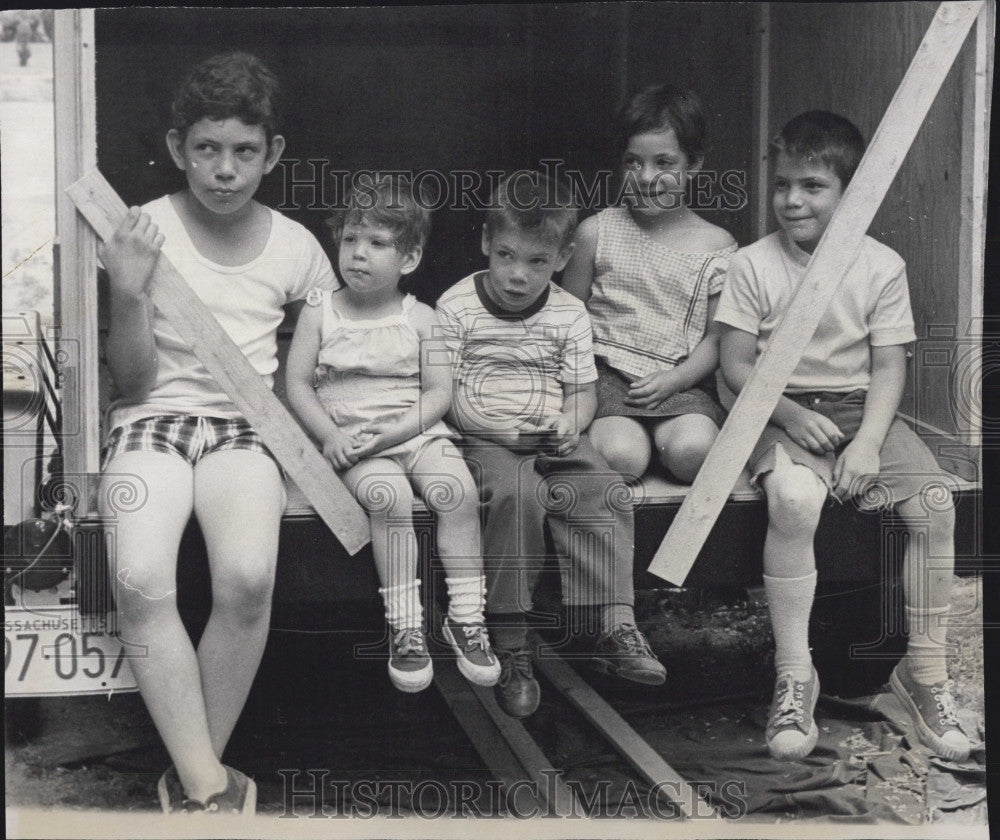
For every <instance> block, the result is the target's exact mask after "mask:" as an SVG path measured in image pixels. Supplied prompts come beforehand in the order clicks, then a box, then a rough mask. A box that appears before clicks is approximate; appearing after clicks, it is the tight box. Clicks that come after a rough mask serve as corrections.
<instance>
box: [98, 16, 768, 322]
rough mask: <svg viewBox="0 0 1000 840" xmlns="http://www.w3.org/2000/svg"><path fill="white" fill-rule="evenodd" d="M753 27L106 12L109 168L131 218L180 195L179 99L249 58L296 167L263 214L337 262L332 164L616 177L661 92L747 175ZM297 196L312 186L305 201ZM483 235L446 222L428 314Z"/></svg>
mask: <svg viewBox="0 0 1000 840" xmlns="http://www.w3.org/2000/svg"><path fill="white" fill-rule="evenodd" d="M751 25H752V8H751V7H750V6H748V5H735V4H733V5H730V4H698V3H691V4H674V3H670V4H633V5H629V6H625V5H621V4H596V3H595V4H579V5H566V6H558V5H555V6H545V5H521V6H513V5H498V6H474V7H469V6H449V7H434V6H431V7H424V8H412V7H393V8H381V9H378V8H361V9H358V8H355V9H343V8H338V9H308V10H299V9H249V10H236V9H222V10H220V9H195V8H186V9H183V10H180V9H150V8H143V9H99V10H98V11H97V15H96V29H97V45H98V49H97V90H98V101H97V108H98V110H97V124H98V132H99V137H98V154H99V165H100V167H101V169H102V171H103V172H104V173H105V175H106V176H107V177H108V179H109V180H110V181H111V183H112V184H113V185H114V186H115V187H116V189H118V190H119V191H120V192H121V194H122V197H123V198H124V199H125V200H126V201H127V202H129V203H139V202H144V201H147V200H150V199H151V198H154V197H156V196H157V195H161V194H163V193H165V192H169V191H173V190H176V189H179V188H180V187H181V185H182V181H181V177H180V173H179V172H177V171H176V170H175V169H174V166H173V164H172V163H171V161H170V159H169V157H168V155H167V152H166V148H165V145H164V139H163V138H164V135H165V133H166V131H167V128H168V127H169V122H168V121H169V105H170V101H171V99H172V96H173V92H174V89H175V87H176V85H177V84H178V82H179V81H180V79H181V78H182V77H183V75H184V73H185V72H186V71H187V70H188V69H189V68H190V67H191V66H192V65H193V64H195V63H196V62H198V61H200V60H202V59H203V58H206V57H208V56H209V55H212V54H214V53H216V52H219V51H222V50H224V49H233V48H239V49H245V50H248V51H251V52H253V53H255V54H257V55H259V56H260V57H261V58H262V59H263V60H264V61H265V62H266V63H267V64H268V65H269V66H271V67H272V69H273V70H275V72H276V73H278V75H279V76H280V78H281V80H282V83H283V86H284V103H285V104H284V119H283V127H282V133H283V134H284V136H285V138H286V140H287V150H286V152H285V156H284V158H285V159H284V163H283V165H282V166H279V167H278V168H276V169H275V171H274V172H273V173H272V174H271V175H270V176H268V178H267V179H265V182H264V184H263V187H262V189H261V191H260V193H259V197H260V199H261V200H262V201H264V202H265V203H268V204H270V205H272V206H275V207H278V206H280V207H282V208H283V209H284V211H285V212H286V213H287V214H288V215H289V216H292V217H293V218H295V219H297V220H298V221H300V222H302V223H303V224H305V225H306V226H308V227H309V228H310V229H312V230H313V231H314V232H315V233H316V234H317V236H318V237H319V238H320V241H321V242H323V243H324V246H326V247H327V248H328V250H329V251H330V254H331V257H332V256H333V252H332V249H331V248H330V247H329V244H330V243H329V241H328V238H327V237H326V235H325V228H324V226H323V219H324V218H325V216H326V215H327V214H326V213H324V212H323V205H324V204H326V205H329V204H332V203H333V202H334V201H335V199H336V195H335V194H334V192H333V190H332V188H331V187H332V180H333V179H332V178H327V182H326V190H325V191H324V190H322V189H321V188H320V187H321V178H320V177H319V173H320V172H321V166H322V165H323V164H321V163H316V164H314V165H309V164H307V163H305V162H306V161H308V160H315V161H319V162H324V161H325V162H326V163H325V165H326V166H327V172H332V171H334V170H341V171H348V172H355V171H357V170H361V169H387V170H413V171H417V172H419V171H421V170H427V169H433V170H438V171H440V172H442V173H452V172H455V171H457V170H473V171H475V172H478V173H485V172H486V171H488V170H506V171H509V170H511V169H516V168H521V167H537V166H539V165H540V161H542V160H543V159H559V160H561V161H563V162H564V165H565V167H566V168H567V169H575V170H579V171H580V172H581V173H583V175H584V177H586V178H590V177H593V176H594V175H595V174H596V173H597V171H598V170H600V169H610V168H613V167H614V160H613V159H612V156H611V151H610V148H609V145H608V136H609V133H610V129H611V124H612V119H613V115H614V113H615V112H616V110H617V109H618V108H619V107H620V105H621V104H622V103H623V101H624V100H625V98H626V97H627V96H629V95H630V94H631V93H632V92H634V91H635V90H637V89H639V88H640V87H643V86H645V85H647V84H651V83H654V82H662V81H671V82H674V83H679V84H683V85H687V86H689V87H691V88H693V89H694V90H695V91H697V92H698V93H699V95H700V96H701V97H702V99H703V101H704V104H705V109H706V111H707V113H708V115H709V130H710V143H711V150H710V156H709V159H708V160H707V161H706V168H713V169H715V168H719V169H736V170H739V171H741V172H747V171H748V170H749V166H750V151H751V130H752V125H753V119H752V118H753V114H752V110H751V105H752V102H751V100H752V87H753V84H752V76H751V73H752V52H753V50H752V48H751V43H752V40H751V35H752V33H751ZM673 33H683V35H681V36H680V37H681V38H683V40H684V44H685V47H684V49H678V48H677V46H676V43H674V41H675V39H674V38H673V37H672V34H673ZM719 80H724V82H723V83H722V84H720V81H719ZM296 160H299V161H303V163H301V164H299V165H298V166H294V163H295V161H296ZM293 166H294V168H293ZM314 174H315V176H316V177H314ZM292 179H295V180H298V181H302V180H305V181H310V180H313V182H314V183H315V184H316V185H317V186H316V187H315V188H313V187H309V186H306V187H301V186H300V187H295V188H294V192H292V183H291V181H292ZM427 185H428V187H431V188H433V186H434V182H433V181H429V182H428V184H427ZM432 191H433V190H432ZM483 194H484V196H486V195H488V190H487V191H486V192H484V193H483ZM597 209H599V207H591V208H588V209H587V210H586V211H585V212H592V211H594V210H597ZM705 215H706V216H707V217H709V218H711V219H712V220H713V221H715V222H716V223H718V224H721V225H723V226H725V227H726V228H727V229H729V230H730V231H731V232H732V233H733V235H734V236H736V238H737V239H738V240H739V241H740V242H741V243H746V242H748V241H750V239H751V238H752V235H751V222H750V211H749V208H748V207H743V208H740V209H737V210H719V211H710V212H706V214H705ZM481 224H482V213H481V212H480V211H475V210H459V209H442V210H439V211H437V212H435V213H434V232H433V234H432V237H431V241H430V243H429V245H428V248H427V252H426V259H425V263H424V266H423V270H422V272H421V274H420V276H419V277H418V278H416V279H417V280H418V281H419V286H420V289H419V291H418V293H419V294H420V296H421V297H423V298H424V299H426V300H428V301H429V302H433V301H434V300H435V299H436V298H437V296H438V295H439V294H440V293H441V292H442V291H443V290H444V289H446V288H447V287H448V286H450V285H451V284H453V283H454V282H455V281H457V280H458V279H460V278H461V277H463V276H465V275H466V274H468V273H469V272H471V271H474V270H476V269H477V268H479V267H481V264H482V256H481V254H480V252H479V238H480V229H481Z"/></svg>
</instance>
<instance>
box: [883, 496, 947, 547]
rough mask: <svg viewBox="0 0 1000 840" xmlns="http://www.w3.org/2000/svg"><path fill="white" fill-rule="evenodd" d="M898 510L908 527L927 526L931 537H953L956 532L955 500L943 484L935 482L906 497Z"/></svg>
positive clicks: (898, 506) (897, 507)
mask: <svg viewBox="0 0 1000 840" xmlns="http://www.w3.org/2000/svg"><path fill="white" fill-rule="evenodd" d="M896 511H897V512H898V513H899V515H900V516H901V517H902V518H903V521H904V522H906V525H907V527H908V528H910V529H913V528H927V530H928V534H929V536H930V537H931V539H952V538H953V537H954V534H955V501H954V499H953V498H952V495H951V492H950V491H949V490H948V489H947V488H946V487H944V486H943V485H941V484H933V485H929V486H927V487H924V488H923V489H921V491H920V492H919V493H918V494H917V495H915V496H911V497H910V498H909V499H905V500H904V501H902V502H900V503H899V504H898V505H897V506H896Z"/></svg>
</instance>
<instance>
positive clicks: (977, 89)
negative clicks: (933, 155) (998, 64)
mask: <svg viewBox="0 0 1000 840" xmlns="http://www.w3.org/2000/svg"><path fill="white" fill-rule="evenodd" d="M995 11H996V8H995V6H994V5H993V4H992V3H987V4H985V5H984V6H983V10H982V11H981V12H980V13H979V17H978V18H977V20H976V28H975V31H974V38H973V48H972V50H971V55H970V56H969V58H968V60H967V61H966V63H965V67H964V68H963V71H964V72H963V74H962V179H961V180H962V213H961V223H960V227H959V251H958V254H959V270H958V314H957V318H956V323H955V327H956V329H955V335H956V338H957V339H958V340H959V341H961V340H963V339H965V340H966V341H969V340H971V341H972V342H975V344H974V346H973V347H971V348H970V353H969V354H968V355H967V354H965V353H961V352H959V353H956V354H955V355H956V359H961V360H962V366H963V367H965V368H966V369H967V368H968V367H972V368H973V369H978V368H981V366H982V350H981V348H980V346H979V340H980V338H981V337H982V332H983V327H982V319H983V296H984V287H983V281H984V265H985V253H984V251H985V247H986V181H987V150H988V149H989V126H990V96H989V93H990V91H991V90H992V86H993V43H994V31H993V29H994V26H995ZM970 361H971V364H968V363H969V362H970ZM917 363H918V364H919V363H920V360H919V359H918V360H917ZM966 372H967V371H966ZM962 373H963V371H956V370H954V369H953V370H952V371H951V375H952V376H953V377H954V376H961V375H962ZM962 379H963V380H964V381H966V382H967V383H968V387H969V389H970V391H971V393H966V394H960V395H958V396H959V399H960V400H962V401H963V403H964V404H963V405H959V406H953V411H954V412H955V420H956V423H957V431H958V433H959V434H960V435H962V436H963V437H965V438H966V440H967V441H968V443H969V445H970V446H973V447H980V446H981V445H982V417H981V416H979V415H978V412H977V410H976V408H975V407H976V406H982V383H981V382H980V381H979V377H975V376H972V377H969V376H964V377H962Z"/></svg>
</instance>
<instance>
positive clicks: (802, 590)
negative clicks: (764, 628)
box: [764, 572, 816, 682]
mask: <svg viewBox="0 0 1000 840" xmlns="http://www.w3.org/2000/svg"><path fill="white" fill-rule="evenodd" d="M764 591H765V592H766V593H767V605H768V610H769V612H770V614H771V629H772V630H773V631H774V668H775V670H776V671H777V673H778V674H787V673H789V672H791V674H792V676H793V677H794V678H795V679H796V680H798V681H799V682H806V681H807V680H809V679H811V678H812V672H813V663H812V655H811V654H810V653H809V613H810V612H811V611H812V603H813V597H814V596H815V594H816V572H812V573H811V574H808V575H803V576H802V577H797V578H782V577H772V576H771V575H764Z"/></svg>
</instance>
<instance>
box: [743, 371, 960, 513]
mask: <svg viewBox="0 0 1000 840" xmlns="http://www.w3.org/2000/svg"><path fill="white" fill-rule="evenodd" d="M866 395H867V392H866V391H864V390H860V389H859V390H857V391H851V392H849V393H846V394H840V393H833V392H827V391H823V392H815V393H809V394H785V396H786V397H788V398H789V399H791V400H794V401H795V402H797V403H798V404H799V405H802V406H804V407H805V408H808V409H810V410H812V411H815V412H816V413H818V414H822V415H823V416H824V417H827V418H829V419H830V420H832V421H833V422H834V423H836V424H837V426H838V427H839V429H840V430H841V431H842V432H843V433H844V436H845V437H844V442H843V443H841V444H840V446H838V447H837V449H836V450H835V451H834V452H827V453H824V454H823V455H817V454H816V453H814V452H811V451H810V450H808V449H805V448H803V447H802V446H800V445H799V444H797V443H796V442H795V441H793V440H792V439H791V438H790V437H789V436H788V433H787V432H786V431H785V430H784V429H782V428H780V427H779V426H775V425H774V424H772V423H768V424H767V427H766V428H765V429H764V431H763V432H762V433H761V436H760V439H759V440H758V441H757V445H756V446H755V447H754V449H753V452H752V453H751V455H750V459H749V461H748V462H747V469H748V470H749V471H750V476H751V482H752V483H753V484H754V486H757V487H760V483H759V481H760V477H761V476H763V475H766V474H767V473H769V472H770V471H771V470H773V469H774V465H775V447H776V446H778V445H780V446H781V447H782V448H783V449H784V450H785V452H787V453H788V456H789V458H790V459H791V460H792V462H793V463H795V464H800V465H802V466H805V467H809V469H811V470H812V471H813V472H814V473H816V475H817V476H818V477H819V479H820V480H821V481H822V482H823V483H824V484H825V485H826V486H827V488H828V489H832V487H833V467H834V464H835V463H836V461H837V457H838V456H839V455H840V454H841V453H842V452H843V451H844V449H845V448H846V447H847V444H849V443H850V442H851V441H852V440H854V437H855V435H857V433H858V429H859V428H860V427H861V418H862V415H863V413H864V407H865V397H866ZM951 484H952V482H951V480H950V479H949V476H948V473H946V472H944V470H942V469H941V467H939V466H938V463H937V461H936V460H935V459H934V456H933V455H932V454H931V451H930V449H928V448H927V445H926V444H925V443H924V442H923V441H922V440H921V439H920V438H919V437H918V436H917V435H916V433H914V431H913V430H912V429H911V428H910V427H909V426H907V425H906V424H905V423H904V422H902V421H901V420H899V419H898V418H896V419H894V420H893V421H892V425H891V426H890V427H889V431H888V432H887V433H886V436H885V441H884V442H883V444H882V449H881V450H880V451H879V475H878V479H877V480H876V481H874V482H872V483H870V484H868V485H867V486H866V488H865V490H864V492H863V493H862V494H861V495H860V496H859V497H858V499H857V504H858V507H860V508H861V509H862V510H878V509H881V508H887V507H892V506H893V505H896V504H898V503H899V502H902V501H905V500H906V499H910V498H912V497H913V496H916V495H918V494H920V493H922V492H924V491H925V490H932V492H935V493H938V494H939V493H940V492H941V488H942V485H943V486H944V487H946V488H950V487H951Z"/></svg>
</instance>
